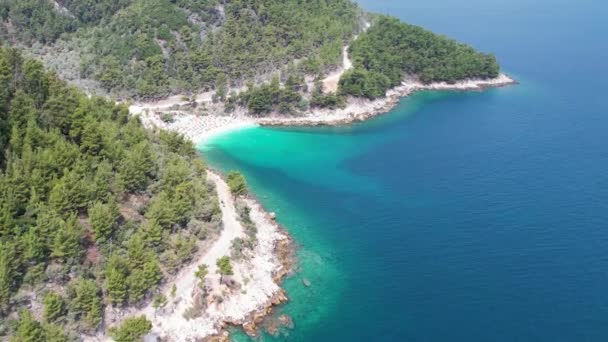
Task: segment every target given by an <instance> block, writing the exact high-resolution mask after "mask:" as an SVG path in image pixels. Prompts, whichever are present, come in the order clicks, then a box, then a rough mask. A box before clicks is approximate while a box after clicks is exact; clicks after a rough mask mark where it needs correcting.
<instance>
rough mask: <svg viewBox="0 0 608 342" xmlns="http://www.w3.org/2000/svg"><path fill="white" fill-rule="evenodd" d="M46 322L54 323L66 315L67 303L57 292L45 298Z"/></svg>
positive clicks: (48, 294) (50, 293)
mask: <svg viewBox="0 0 608 342" xmlns="http://www.w3.org/2000/svg"><path fill="white" fill-rule="evenodd" d="M43 304H44V320H45V321H46V322H54V321H56V320H57V319H58V318H59V317H61V316H63V315H64V314H65V312H64V310H65V303H64V301H63V298H61V296H60V295H59V294H57V293H55V292H49V293H47V295H46V296H44V300H43Z"/></svg>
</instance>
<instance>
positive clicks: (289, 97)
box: [237, 75, 307, 115]
mask: <svg viewBox="0 0 608 342" xmlns="http://www.w3.org/2000/svg"><path fill="white" fill-rule="evenodd" d="M305 87H306V84H305V82H304V77H303V76H297V77H296V76H294V75H290V76H289V77H288V78H287V80H286V81H285V85H284V86H281V84H280V82H279V78H278V77H274V78H273V79H272V81H271V82H270V83H267V84H262V85H259V86H254V85H250V86H249V88H248V90H247V91H245V92H242V93H240V94H239V99H238V101H237V103H238V104H239V105H242V106H245V107H247V109H249V112H250V113H252V114H254V115H262V114H267V113H269V112H271V111H277V112H279V113H281V114H293V113H295V112H296V111H297V110H302V109H305V107H307V104H306V103H304V104H302V95H301V94H300V91H302V90H303V89H304V88H305Z"/></svg>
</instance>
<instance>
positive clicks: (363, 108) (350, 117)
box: [256, 74, 518, 126]
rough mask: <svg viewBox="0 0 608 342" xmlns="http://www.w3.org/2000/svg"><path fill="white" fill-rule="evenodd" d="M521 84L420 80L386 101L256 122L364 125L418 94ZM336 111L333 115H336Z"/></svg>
mask: <svg viewBox="0 0 608 342" xmlns="http://www.w3.org/2000/svg"><path fill="white" fill-rule="evenodd" d="M515 84H518V82H517V81H516V80H514V79H513V78H511V77H509V76H508V75H506V74H500V75H499V76H498V77H497V78H494V79H489V80H481V79H480V80H467V81H462V82H457V83H454V84H449V83H444V82H441V83H431V84H422V83H420V82H416V81H404V82H402V84H401V85H400V86H397V87H395V88H393V89H391V90H389V91H388V92H387V93H386V96H385V97H384V98H380V99H376V100H367V99H358V98H349V99H348V100H347V104H346V106H345V107H344V108H342V109H336V110H333V111H332V110H328V109H318V110H312V111H311V112H309V113H308V114H307V115H303V116H298V117H284V116H279V115H276V114H275V115H272V116H271V117H268V118H260V119H257V120H256V123H257V124H259V125H261V126H340V125H347V124H351V123H356V122H362V121H365V120H368V119H371V118H373V117H376V116H379V115H381V114H385V113H387V112H389V111H390V110H391V109H393V108H394V107H395V106H396V105H397V104H398V103H399V101H400V100H401V99H402V98H404V97H407V96H409V95H411V94H413V93H415V92H417V91H424V90H443V91H483V90H486V89H490V88H500V87H506V86H510V85H515ZM332 112H333V113H332Z"/></svg>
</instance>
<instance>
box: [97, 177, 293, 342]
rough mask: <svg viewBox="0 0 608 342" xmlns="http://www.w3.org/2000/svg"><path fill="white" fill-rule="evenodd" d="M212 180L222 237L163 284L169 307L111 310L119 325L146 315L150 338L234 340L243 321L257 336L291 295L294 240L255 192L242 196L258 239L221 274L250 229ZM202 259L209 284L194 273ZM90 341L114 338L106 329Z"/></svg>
mask: <svg viewBox="0 0 608 342" xmlns="http://www.w3.org/2000/svg"><path fill="white" fill-rule="evenodd" d="M207 179H208V180H209V181H211V182H213V183H214V184H215V186H216V190H217V192H218V198H219V201H220V203H221V204H220V207H221V209H222V222H223V226H224V227H223V229H222V231H221V233H220V236H219V237H218V238H217V239H216V240H215V241H213V243H212V244H211V245H210V246H208V248H207V249H206V250H204V251H202V252H200V253H199V254H198V255H197V257H196V258H195V259H194V260H193V261H191V262H190V263H188V264H187V265H184V267H183V268H182V269H181V270H180V271H179V272H178V274H177V275H176V276H175V277H174V278H173V279H172V280H171V281H169V282H167V283H166V284H164V285H163V287H162V288H161V289H160V292H159V293H162V294H165V296H166V298H167V299H168V302H167V304H166V305H165V306H163V307H161V308H155V307H154V305H153V303H148V304H147V305H145V306H143V307H140V308H135V307H131V308H128V309H124V310H114V311H113V310H111V309H110V312H107V314H109V316H108V315H106V319H105V320H106V322H107V323H109V324H110V325H116V324H119V323H120V322H121V321H122V320H124V319H125V318H127V317H136V316H141V315H144V316H146V317H147V319H148V320H150V321H151V323H152V329H151V331H150V332H149V333H148V335H146V338H147V339H149V340H156V339H158V338H161V339H168V340H170V341H176V342H182V341H183V342H187V341H200V340H202V341H229V333H228V330H227V328H228V327H230V326H241V327H242V328H243V330H244V331H245V332H246V333H247V334H248V335H250V336H257V334H258V332H259V330H258V324H260V323H261V322H262V321H264V319H265V318H266V317H268V316H269V315H270V314H271V313H272V311H273V307H274V306H276V305H279V304H281V303H284V302H286V301H287V300H288V299H287V295H286V293H285V291H284V290H283V288H282V287H281V285H282V281H283V280H284V278H285V277H286V276H287V275H288V274H290V273H291V272H292V270H293V265H294V262H295V257H294V245H293V240H292V239H291V237H290V236H289V235H288V233H287V232H286V231H285V230H284V229H283V228H282V227H281V226H280V225H279V224H278V223H277V222H276V221H275V220H274V215H273V214H270V213H268V212H267V211H266V210H265V209H264V208H263V206H262V205H261V204H260V203H259V202H258V201H257V199H255V198H254V197H253V196H249V195H248V196H240V197H239V198H238V199H239V200H241V201H243V202H244V203H245V204H246V205H247V206H248V207H249V208H250V212H249V215H250V218H251V221H252V222H253V223H254V225H255V227H256V228H257V232H256V235H255V236H256V240H257V243H256V245H255V247H254V248H253V249H252V250H251V251H249V252H248V253H249V254H248V257H246V258H242V259H239V260H232V267H233V274H232V275H231V276H224V277H222V276H220V275H219V274H218V273H217V266H216V262H215V261H216V260H217V259H218V258H220V257H222V256H224V255H230V254H231V245H232V240H233V239H234V238H239V237H245V232H244V229H243V226H242V225H241V222H240V221H239V219H238V214H237V210H236V209H235V207H236V204H235V199H234V197H233V196H232V194H231V193H230V190H229V188H228V185H227V184H226V182H225V180H224V179H223V177H222V176H221V175H220V174H219V173H217V172H215V171H213V170H208V171H207ZM201 264H205V265H207V266H208V274H207V276H206V277H205V282H204V287H202V286H201V283H200V281H199V280H198V278H196V276H195V274H194V273H195V271H196V270H197V269H198V266H199V265H201ZM172 287H174V288H175V290H172ZM280 319H281V318H279V320H280ZM279 324H280V322H279ZM147 339H146V340H147ZM86 340H89V341H111V339H109V337H108V336H106V335H103V334H100V335H97V336H91V337H89V338H87V339H86Z"/></svg>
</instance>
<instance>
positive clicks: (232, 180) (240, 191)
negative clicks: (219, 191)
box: [227, 171, 247, 196]
mask: <svg viewBox="0 0 608 342" xmlns="http://www.w3.org/2000/svg"><path fill="white" fill-rule="evenodd" d="M227 183H228V187H229V188H230V192H232V194H233V195H235V196H239V195H244V194H246V193H247V182H246V181H245V176H243V175H242V174H241V173H240V172H238V171H230V172H228V182H227Z"/></svg>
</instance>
